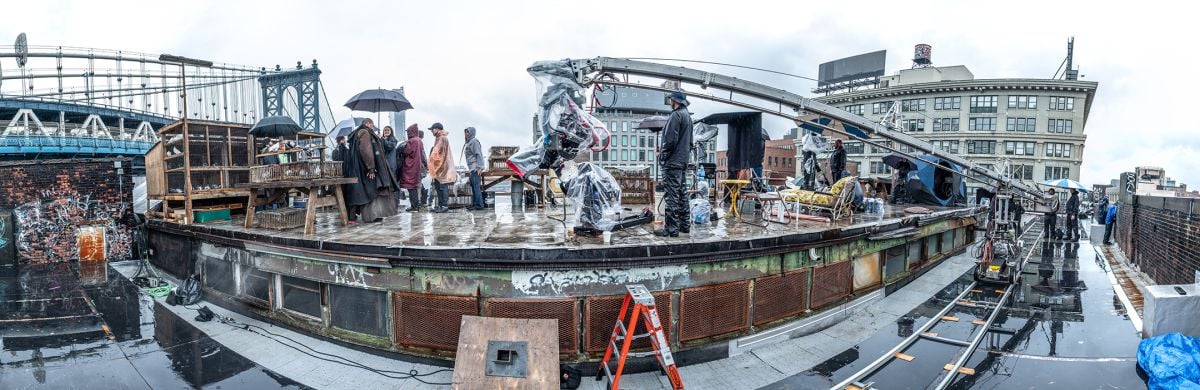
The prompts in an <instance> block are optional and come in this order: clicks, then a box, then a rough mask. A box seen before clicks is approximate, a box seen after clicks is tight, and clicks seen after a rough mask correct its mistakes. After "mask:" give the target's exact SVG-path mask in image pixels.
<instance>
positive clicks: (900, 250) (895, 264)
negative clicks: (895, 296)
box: [883, 245, 907, 280]
mask: <svg viewBox="0 0 1200 390" xmlns="http://www.w3.org/2000/svg"><path fill="white" fill-rule="evenodd" d="M883 255H884V263H885V265H884V270H883V278H884V280H890V279H891V278H894V277H896V276H897V275H900V274H902V273H904V271H905V270H906V269H907V267H906V264H905V262H904V245H897V246H894V247H891V248H888V249H887V250H886V251H884V253H883Z"/></svg>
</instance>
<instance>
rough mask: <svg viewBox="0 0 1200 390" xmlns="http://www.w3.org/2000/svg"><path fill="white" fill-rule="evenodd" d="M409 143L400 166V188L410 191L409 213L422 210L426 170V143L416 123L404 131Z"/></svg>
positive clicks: (405, 146) (405, 147) (406, 145)
mask: <svg viewBox="0 0 1200 390" xmlns="http://www.w3.org/2000/svg"><path fill="white" fill-rule="evenodd" d="M404 133H405V135H406V136H408V142H407V143H406V144H405V145H404V153H403V155H404V162H403V164H401V165H400V188H403V189H405V190H408V210H406V211H408V212H414V211H417V210H419V209H420V208H421V191H420V190H421V176H423V175H422V171H423V170H424V169H425V167H424V166H425V143H424V142H422V141H421V136H420V130H419V128H418V126H417V124H416V123H413V124H412V125H410V126H408V129H406V130H405V131H404Z"/></svg>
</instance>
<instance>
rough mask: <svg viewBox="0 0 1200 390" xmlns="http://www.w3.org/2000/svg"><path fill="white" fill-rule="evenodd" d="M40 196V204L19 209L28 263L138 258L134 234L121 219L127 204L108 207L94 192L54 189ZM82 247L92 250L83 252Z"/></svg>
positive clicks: (19, 238)
mask: <svg viewBox="0 0 1200 390" xmlns="http://www.w3.org/2000/svg"><path fill="white" fill-rule="evenodd" d="M38 195H39V199H38V200H36V201H32V202H27V203H24V204H21V205H19V206H17V207H16V208H14V209H13V219H14V220H15V221H16V244H17V252H18V256H19V257H20V259H21V260H22V261H25V262H35V263H45V262H56V261H67V260H79V259H81V258H83V259H85V260H86V259H128V258H130V257H132V252H133V251H132V249H133V237H132V236H133V235H132V233H131V231H130V229H129V228H128V227H127V226H126V225H125V224H123V223H122V221H121V219H122V218H123V216H125V215H126V211H127V208H128V204H127V203H124V202H116V203H105V202H100V201H98V200H96V199H93V198H92V196H91V195H88V194H79V193H76V192H65V193H64V192H60V191H54V190H43V191H41V192H39V194H38ZM96 240H101V241H100V242H96ZM81 244H83V245H85V246H86V247H83V248H81V247H80V245H81Z"/></svg>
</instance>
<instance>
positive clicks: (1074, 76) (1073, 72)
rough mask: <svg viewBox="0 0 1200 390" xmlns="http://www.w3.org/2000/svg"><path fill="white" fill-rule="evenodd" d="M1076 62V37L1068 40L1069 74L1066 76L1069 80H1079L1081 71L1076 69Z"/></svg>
mask: <svg viewBox="0 0 1200 390" xmlns="http://www.w3.org/2000/svg"><path fill="white" fill-rule="evenodd" d="M1074 60H1075V37H1070V38H1068V39H1067V73H1065V74H1064V76H1065V78H1066V79H1067V80H1079V70H1078V69H1075V68H1074V67H1073V66H1074V65H1072V62H1073V61H1074Z"/></svg>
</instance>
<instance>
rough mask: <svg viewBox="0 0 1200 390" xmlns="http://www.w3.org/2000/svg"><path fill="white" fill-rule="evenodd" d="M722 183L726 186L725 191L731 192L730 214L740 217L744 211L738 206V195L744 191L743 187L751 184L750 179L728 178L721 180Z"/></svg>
mask: <svg viewBox="0 0 1200 390" xmlns="http://www.w3.org/2000/svg"><path fill="white" fill-rule="evenodd" d="M720 183H721V185H722V186H724V187H725V193H727V194H729V214H730V215H736V216H737V217H738V218H739V219H740V218H741V217H742V211H741V210H740V209H739V208H738V195H739V194H741V193H742V187H743V186H746V185H748V184H750V181H749V180H738V179H726V180H721V181H720Z"/></svg>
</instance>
